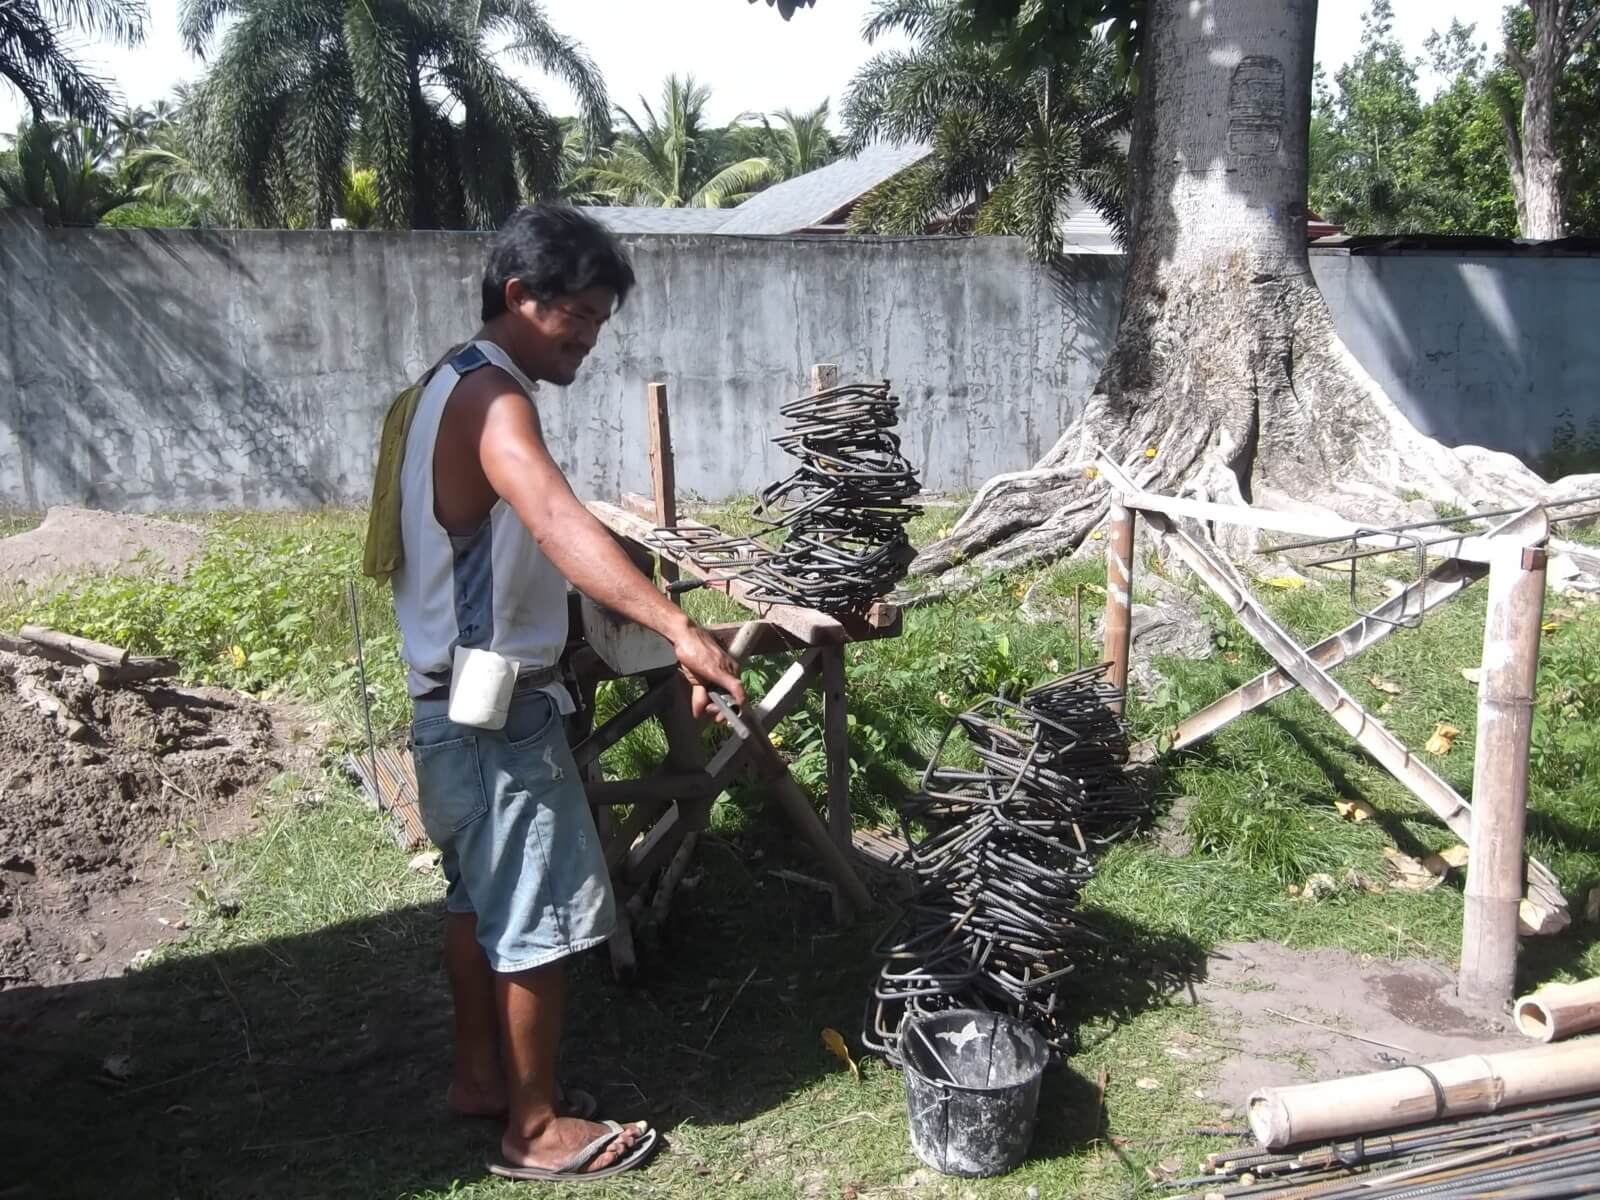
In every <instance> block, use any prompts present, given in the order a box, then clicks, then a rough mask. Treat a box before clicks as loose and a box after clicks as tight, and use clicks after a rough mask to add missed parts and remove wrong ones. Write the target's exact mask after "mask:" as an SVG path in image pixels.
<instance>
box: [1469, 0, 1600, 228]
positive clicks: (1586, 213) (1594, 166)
mask: <svg viewBox="0 0 1600 1200" xmlns="http://www.w3.org/2000/svg"><path fill="white" fill-rule="evenodd" d="M1597 8H1600V0H1575V3H1573V4H1572V5H1571V6H1570V8H1569V10H1568V12H1567V25H1566V27H1565V30H1564V32H1565V33H1566V35H1567V36H1569V37H1571V36H1573V35H1575V34H1576V33H1578V32H1579V31H1580V29H1581V28H1583V27H1586V26H1587V25H1588V22H1589V21H1591V20H1593V19H1595V15H1596V10H1597ZM1502 33H1503V36H1504V44H1503V48H1502V52H1501V54H1500V55H1499V57H1498V59H1497V63H1496V69H1495V71H1494V72H1493V73H1492V74H1491V75H1490V76H1489V77H1488V81H1487V84H1488V95H1489V97H1490V99H1491V100H1492V102H1493V103H1494V105H1495V108H1496V111H1497V113H1498V114H1499V115H1500V117H1501V119H1502V121H1503V122H1504V123H1505V126H1506V127H1507V128H1510V129H1518V128H1520V122H1521V114H1522V99H1523V87H1524V84H1523V80H1522V77H1521V75H1520V74H1519V72H1518V71H1517V70H1515V69H1514V68H1513V66H1512V65H1511V62H1512V60H1513V59H1514V58H1517V57H1520V56H1523V55H1526V54H1527V53H1528V52H1529V51H1530V49H1531V48H1532V45H1533V37H1534V17H1533V12H1532V10H1531V9H1530V8H1529V7H1528V6H1527V5H1525V4H1514V5H1511V6H1510V7H1508V8H1507V9H1506V12H1505V18H1504V21H1503V25H1502ZM1554 112H1555V144H1556V157H1557V159H1558V160H1559V162H1560V166H1561V179H1560V187H1561V194H1562V201H1563V205H1564V207H1565V209H1566V217H1567V229H1568V232H1569V233H1571V234H1573V235H1581V236H1590V237H1593V236H1600V38H1597V37H1595V36H1594V35H1593V34H1591V35H1590V36H1589V37H1588V38H1586V39H1583V40H1582V41H1580V42H1578V43H1577V45H1576V46H1575V47H1574V50H1573V53H1572V55H1571V57H1570V58H1568V59H1567V63H1566V66H1565V68H1564V69H1563V70H1562V72H1561V74H1560V76H1559V78H1558V79H1557V80H1556V89H1555V97H1554ZM1504 145H1505V142H1504V141H1502V146H1504Z"/></svg>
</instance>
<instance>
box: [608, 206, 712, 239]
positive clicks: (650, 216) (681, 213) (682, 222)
mask: <svg viewBox="0 0 1600 1200" xmlns="http://www.w3.org/2000/svg"><path fill="white" fill-rule="evenodd" d="M582 211H583V212H584V213H585V214H586V215H588V216H591V217H593V218H594V219H595V220H597V221H599V222H600V223H601V224H602V225H604V226H605V227H606V228H607V229H609V230H610V231H611V232H612V233H717V232H719V231H720V230H721V229H722V226H723V225H724V224H725V223H726V222H727V220H728V218H729V217H731V216H733V214H734V212H735V210H734V209H731V208H646V207H643V206H640V207H637V208H633V207H624V206H621V205H604V204H595V205H589V206H586V207H584V208H583V209H582Z"/></svg>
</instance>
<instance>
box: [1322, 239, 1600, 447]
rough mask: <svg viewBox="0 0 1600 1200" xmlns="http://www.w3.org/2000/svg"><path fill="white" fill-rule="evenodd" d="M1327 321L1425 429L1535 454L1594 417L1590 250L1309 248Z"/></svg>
mask: <svg viewBox="0 0 1600 1200" xmlns="http://www.w3.org/2000/svg"><path fill="white" fill-rule="evenodd" d="M1311 268H1312V272H1313V274H1315V275H1316V277H1317V282H1318V283H1319V284H1321V285H1322V294H1323V295H1324V296H1325V297H1327V300H1328V306H1329V308H1330V309H1331V310H1332V312H1333V319H1334V323H1335V325H1336V326H1337V327H1338V329H1339V333H1340V334H1341V335H1342V336H1343V338H1344V340H1345V342H1346V344H1348V345H1349V347H1350V351H1351V353H1353V354H1354V355H1355V356H1356V357H1357V358H1358V359H1360V360H1361V363H1362V365H1363V366H1365V367H1366V368H1367V370H1368V371H1369V372H1370V373H1371V374H1372V376H1373V378H1374V379H1376V380H1377V381H1378V383H1380V384H1382V385H1383V387H1384V390H1386V391H1387V392H1388V393H1389V395H1390V396H1392V397H1393V398H1394V399H1395V401H1396V402H1397V403H1398V404H1399V405H1400V407H1401V409H1402V410H1404V412H1405V414H1406V415H1407V416H1408V417H1410V418H1411V420H1412V421H1413V422H1414V423H1415V424H1416V425H1417V427H1418V428H1420V429H1421V430H1422V431H1423V432H1424V433H1429V434H1432V435H1433V436H1434V437H1436V438H1440V439H1441V440H1443V441H1445V442H1448V443H1450V444H1452V445H1460V444H1462V443H1470V444H1473V445H1478V446H1488V447H1490V448H1491V449H1494V450H1508V451H1510V452H1511V453H1513V454H1520V455H1523V456H1527V457H1536V456H1538V455H1541V454H1543V453H1545V452H1546V451H1547V450H1549V449H1550V444H1551V438H1552V434H1553V431H1554V429H1555V426H1556V423H1557V420H1558V419H1559V418H1560V416H1561V414H1562V412H1563V410H1567V411H1570V412H1571V414H1572V419H1573V423H1574V424H1575V425H1576V426H1577V431H1578V434H1579V436H1580V437H1581V436H1582V435H1583V434H1584V433H1585V431H1586V430H1587V429H1588V428H1590V427H1594V428H1597V429H1600V323H1597V320H1596V318H1597V316H1600V258H1594V257H1588V256H1550V257H1544V256H1538V255H1531V254H1511V255H1508V254H1500V255H1474V256H1458V255H1454V254H1449V255H1447V254H1441V253H1438V252H1425V251H1424V252H1407V253H1402V254H1358V255H1351V254H1345V253H1343V252H1337V251H1323V250H1313V251H1312V252H1311Z"/></svg>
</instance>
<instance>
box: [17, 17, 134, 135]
mask: <svg viewBox="0 0 1600 1200" xmlns="http://www.w3.org/2000/svg"><path fill="white" fill-rule="evenodd" d="M147 16H148V10H147V8H146V6H145V2H144V0H6V2H5V3H4V4H0V81H4V82H5V83H7V84H9V85H10V87H11V88H12V89H13V90H15V91H16V92H17V93H18V94H19V95H20V96H21V97H22V100H23V102H24V103H25V104H26V105H27V106H28V109H29V111H30V113H31V114H32V118H33V121H34V123H36V124H37V123H40V122H43V121H44V120H45V119H46V118H47V117H50V116H64V117H67V118H70V119H73V120H78V121H87V122H89V123H91V124H95V125H103V124H104V123H105V121H106V120H107V118H108V117H109V116H110V114H111V108H112V101H113V98H112V95H111V90H110V88H108V87H107V85H106V81H105V80H103V79H101V78H99V77H98V76H96V75H94V74H92V73H91V72H89V71H87V70H85V69H84V68H83V67H82V66H80V65H79V63H78V62H77V60H76V59H75V58H74V57H73V54H72V50H73V46H72V41H71V39H72V36H73V35H74V34H89V35H98V36H101V37H107V38H110V39H111V40H112V41H114V42H116V43H118V44H119V45H124V46H133V45H137V44H138V43H139V42H140V41H141V40H142V39H143V37H144V23H145V19H146V17H147Z"/></svg>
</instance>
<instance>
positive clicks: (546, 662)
mask: <svg viewBox="0 0 1600 1200" xmlns="http://www.w3.org/2000/svg"><path fill="white" fill-rule="evenodd" d="M491 363H492V364H493V365H495V366H497V367H499V368H500V369H501V370H502V371H504V372H505V373H506V374H508V375H510V376H511V378H512V379H514V380H515V381H516V382H517V385H518V386H519V387H521V388H522V389H523V391H524V392H525V393H526V394H527V396H528V403H530V404H531V403H533V399H532V397H533V394H534V392H535V391H536V390H537V386H538V385H536V384H535V383H534V382H533V380H531V379H529V378H528V376H526V375H525V374H523V373H522V371H521V370H520V369H518V367H517V365H516V364H515V363H514V362H512V361H511V356H510V355H508V354H507V353H506V352H505V351H504V350H503V349H501V348H500V347H499V346H497V345H495V344H494V343H493V342H489V341H481V340H480V341H475V342H469V343H468V344H467V345H466V346H464V347H462V349H461V350H460V351H458V352H457V353H456V354H455V355H454V356H453V357H452V358H451V359H450V360H449V361H448V362H447V363H446V364H445V365H444V366H442V367H440V368H439V370H438V371H437V372H436V373H435V374H434V377H433V379H432V380H430V381H429V383H428V386H427V387H426V388H425V389H424V390H423V393H422V397H421V399H420V400H419V401H418V402H417V412H416V416H415V417H413V418H412V422H411V430H410V432H409V433H408V434H407V436H406V451H405V459H404V462H403V464H402V466H401V468H400V493H401V500H400V534H401V543H402V545H403V547H404V552H405V558H404V561H403V562H402V564H401V566H400V569H399V570H398V571H396V572H395V574H394V577H393V580H392V583H393V587H394V607H395V615H396V616H397V617H398V618H399V622H400V639H401V654H402V655H403V657H404V658H405V661H406V665H407V667H408V668H409V669H408V671H407V676H406V687H407V690H408V691H409V692H410V693H411V695H412V696H421V695H423V694H425V693H427V692H430V691H432V690H434V689H435V688H438V687H440V686H443V685H445V684H448V683H449V680H450V673H451V664H452V662H453V661H454V658H455V649H456V647H457V646H464V647H467V648H468V649H480V650H493V651H495V652H496V653H498V654H502V655H504V656H505V657H506V658H508V659H510V660H511V661H513V662H515V663H516V664H517V666H518V667H519V668H522V669H525V670H526V669H539V668H548V667H553V666H555V665H556V663H557V661H558V660H559V659H560V657H561V652H562V650H563V649H564V648H565V646H566V641H567V583H566V580H565V579H564V578H563V577H562V575H561V572H560V571H558V570H557V569H556V567H555V564H554V563H552V562H551V561H550V559H549V558H548V557H547V556H546V555H545V553H544V551H542V550H541V549H539V544H538V543H537V542H536V541H534V539H533V535H532V534H531V533H529V532H528V529H527V527H526V526H525V525H523V523H522V520H521V518H519V517H518V516H517V514H516V512H515V510H513V509H512V507H511V505H509V504H508V503H506V500H505V498H504V497H501V498H500V499H498V500H496V501H495V505H494V507H493V508H492V509H490V510H489V515H488V516H487V517H486V518H484V521H483V523H482V524H481V525H479V526H478V528H477V529H475V530H474V531H473V532H471V533H468V534H451V533H449V532H448V531H446V529H445V528H444V526H442V525H440V524H439V519H438V517H437V516H436V515H435V514H434V506H433V454H434V444H435V442H436V441H437V439H438V436H439V425H440V422H441V420H442V418H443V417H444V411H445V406H446V405H447V404H449V402H450V396H451V394H452V393H453V392H454V391H455V387H456V384H457V383H458V382H459V381H460V380H461V378H462V376H464V375H467V374H469V373H471V372H472V371H475V370H477V369H479V368H480V367H485V366H488V365H489V364H491ZM544 690H545V691H547V692H549V693H550V695H551V697H552V698H553V699H554V700H555V701H556V703H557V707H558V711H560V712H563V713H569V712H571V711H572V708H573V705H572V698H571V697H570V696H569V695H568V694H567V690H566V689H565V688H564V687H562V686H561V685H560V684H559V683H557V684H552V685H550V686H548V687H546V688H545V689H544Z"/></svg>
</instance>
